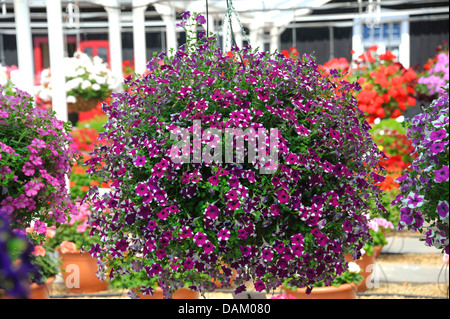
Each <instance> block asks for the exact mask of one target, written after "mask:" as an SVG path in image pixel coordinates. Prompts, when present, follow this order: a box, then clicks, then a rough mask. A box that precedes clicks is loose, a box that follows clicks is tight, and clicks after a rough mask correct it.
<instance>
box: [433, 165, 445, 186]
mask: <svg viewBox="0 0 450 319" xmlns="http://www.w3.org/2000/svg"><path fill="white" fill-rule="evenodd" d="M434 173H435V174H436V177H435V178H434V180H435V181H436V182H438V183H442V182H447V181H448V166H447V165H444V166H442V168H441V169H438V170H435V171H434Z"/></svg>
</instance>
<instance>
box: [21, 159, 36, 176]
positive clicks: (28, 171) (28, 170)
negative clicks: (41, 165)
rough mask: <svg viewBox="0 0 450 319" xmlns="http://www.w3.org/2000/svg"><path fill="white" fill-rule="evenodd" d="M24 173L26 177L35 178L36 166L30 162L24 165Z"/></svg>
mask: <svg viewBox="0 0 450 319" xmlns="http://www.w3.org/2000/svg"><path fill="white" fill-rule="evenodd" d="M22 172H23V173H24V174H25V176H33V175H34V166H33V165H32V164H31V163H30V162H26V163H25V164H23V167H22Z"/></svg>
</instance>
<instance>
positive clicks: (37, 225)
mask: <svg viewBox="0 0 450 319" xmlns="http://www.w3.org/2000/svg"><path fill="white" fill-rule="evenodd" d="M34 230H36V232H37V233H38V234H45V233H46V232H47V224H45V223H44V222H41V221H40V220H37V221H35V222H34Z"/></svg>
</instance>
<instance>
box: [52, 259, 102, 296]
mask: <svg viewBox="0 0 450 319" xmlns="http://www.w3.org/2000/svg"><path fill="white" fill-rule="evenodd" d="M60 257H61V261H62V264H61V275H62V277H63V280H64V285H65V287H66V288H67V289H68V290H69V291H70V292H72V293H89V292H98V291H103V290H106V289H107V288H108V282H107V281H101V280H100V279H98V278H97V276H96V274H95V273H96V272H97V269H98V267H97V259H96V258H94V257H92V256H91V255H90V254H89V253H87V252H84V253H83V254H80V251H76V252H73V253H64V254H63V253H61V252H60Z"/></svg>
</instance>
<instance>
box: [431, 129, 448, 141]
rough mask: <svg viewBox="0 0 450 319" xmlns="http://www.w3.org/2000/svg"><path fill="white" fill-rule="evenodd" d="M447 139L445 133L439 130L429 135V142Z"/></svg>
mask: <svg viewBox="0 0 450 319" xmlns="http://www.w3.org/2000/svg"><path fill="white" fill-rule="evenodd" d="M446 137H447V131H446V130H445V129H440V130H439V131H433V132H431V134H430V140H432V141H442V140H443V139H444V138H446Z"/></svg>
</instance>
